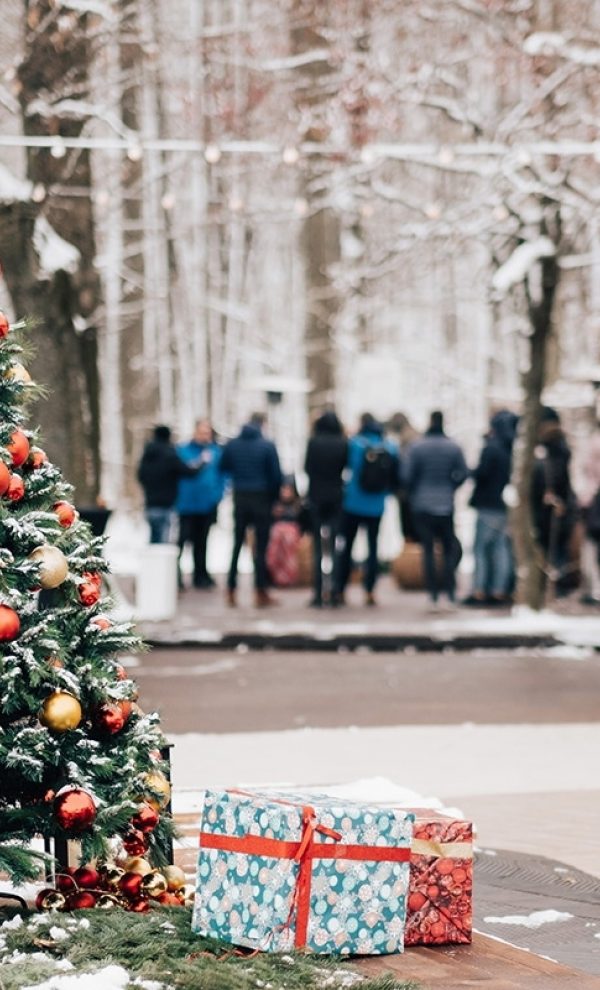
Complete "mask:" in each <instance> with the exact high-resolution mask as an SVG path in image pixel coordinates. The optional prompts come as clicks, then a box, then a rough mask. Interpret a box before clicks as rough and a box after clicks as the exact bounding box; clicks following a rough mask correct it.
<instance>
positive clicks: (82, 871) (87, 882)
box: [73, 866, 100, 887]
mask: <svg viewBox="0 0 600 990" xmlns="http://www.w3.org/2000/svg"><path fill="white" fill-rule="evenodd" d="M73 879H74V881H75V883H76V884H77V886H78V887H98V886H99V884H100V874H99V873H98V871H97V870H94V869H93V868H92V867H91V866H80V867H79V869H78V870H75V873H74V874H73Z"/></svg>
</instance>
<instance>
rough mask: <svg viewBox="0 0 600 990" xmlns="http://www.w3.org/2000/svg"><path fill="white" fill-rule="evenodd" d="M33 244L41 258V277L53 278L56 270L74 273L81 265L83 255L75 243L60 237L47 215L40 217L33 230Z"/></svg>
mask: <svg viewBox="0 0 600 990" xmlns="http://www.w3.org/2000/svg"><path fill="white" fill-rule="evenodd" d="M33 246H34V249H35V252H36V254H37V256H38V259H39V265H40V267H39V276H40V278H51V276H52V275H53V274H54V273H55V272H59V271H63V272H70V273H71V274H73V273H74V272H76V271H77V269H78V267H79V262H80V260H81V255H80V254H79V251H78V250H77V248H76V247H75V246H74V245H73V244H69V242H68V241H65V240H64V239H63V238H62V237H60V236H59V235H58V234H57V233H56V231H55V230H54V228H53V227H51V226H50V224H49V223H48V221H47V220H46V218H45V217H42V216H40V217H38V218H37V219H36V221H35V226H34V231H33Z"/></svg>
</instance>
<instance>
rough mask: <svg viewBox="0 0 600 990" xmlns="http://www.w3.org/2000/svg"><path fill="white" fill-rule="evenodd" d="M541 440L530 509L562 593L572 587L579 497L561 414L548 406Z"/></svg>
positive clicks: (537, 453)
mask: <svg viewBox="0 0 600 990" xmlns="http://www.w3.org/2000/svg"><path fill="white" fill-rule="evenodd" d="M538 440H539V443H538V447H537V448H536V457H535V461H534V465H533V473H532V478H531V510H532V515H533V524H534V528H535V534H536V538H537V541H538V543H539V545H540V547H541V549H542V550H543V552H544V557H545V559H546V565H547V567H548V568H549V569H550V570H551V572H552V574H553V575H554V578H553V581H554V585H555V590H556V593H557V594H558V595H559V596H560V595H564V594H566V593H568V591H569V590H570V588H571V586H572V574H571V567H570V562H569V542H570V540H571V535H572V533H573V528H574V526H575V521H576V517H577V499H576V497H575V493H574V491H573V488H572V487H571V475H570V462H571V451H570V449H569V445H568V443H567V438H566V436H565V434H564V432H563V429H562V426H561V422H560V417H559V415H558V413H557V412H556V410H555V409H552V408H550V407H549V406H545V407H544V408H543V409H542V417H541V423H540V429H539V434H538Z"/></svg>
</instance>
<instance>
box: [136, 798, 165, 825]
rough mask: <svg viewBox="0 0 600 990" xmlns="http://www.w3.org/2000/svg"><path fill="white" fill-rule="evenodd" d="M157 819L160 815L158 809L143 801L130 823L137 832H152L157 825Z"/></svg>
mask: <svg viewBox="0 0 600 990" xmlns="http://www.w3.org/2000/svg"><path fill="white" fill-rule="evenodd" d="M159 819H160V815H159V814H158V811H156V810H155V809H154V808H152V807H150V805H149V804H146V803H145V802H144V804H143V805H142V806H141V808H140V810H139V811H138V812H137V813H136V814H135V815H134V816H133V818H132V819H131V824H132V825H133V827H134V828H135V829H137V830H138V831H139V832H152V831H153V829H155V828H156V826H157V825H158V822H159Z"/></svg>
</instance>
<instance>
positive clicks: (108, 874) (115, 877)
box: [104, 866, 125, 888]
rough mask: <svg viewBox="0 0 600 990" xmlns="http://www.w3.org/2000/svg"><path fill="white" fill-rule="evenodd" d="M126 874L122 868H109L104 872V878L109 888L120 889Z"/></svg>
mask: <svg viewBox="0 0 600 990" xmlns="http://www.w3.org/2000/svg"><path fill="white" fill-rule="evenodd" d="M124 873H125V870H124V869H122V867H120V866H109V867H107V869H106V870H105V871H104V877H105V880H106V882H107V884H108V886H109V887H115V888H116V887H118V886H119V880H120V879H121V877H122V876H123V874H124Z"/></svg>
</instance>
